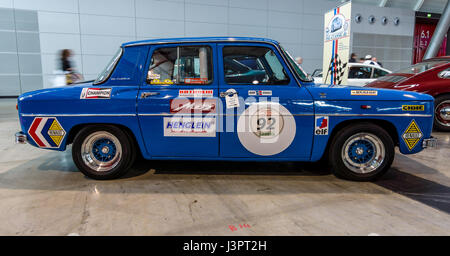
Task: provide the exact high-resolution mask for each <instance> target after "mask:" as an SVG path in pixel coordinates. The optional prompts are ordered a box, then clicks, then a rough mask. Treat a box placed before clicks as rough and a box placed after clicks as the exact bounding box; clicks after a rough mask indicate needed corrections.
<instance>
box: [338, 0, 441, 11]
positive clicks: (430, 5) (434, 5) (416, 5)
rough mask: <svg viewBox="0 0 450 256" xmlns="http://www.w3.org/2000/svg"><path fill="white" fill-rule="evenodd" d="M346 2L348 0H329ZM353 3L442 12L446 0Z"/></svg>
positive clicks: (381, 0)
mask: <svg viewBox="0 0 450 256" xmlns="http://www.w3.org/2000/svg"><path fill="white" fill-rule="evenodd" d="M330 1H335V2H336V1H338V2H347V1H348V0H330ZM352 2H353V3H360V4H367V5H375V6H379V7H394V8H407V9H410V10H414V11H420V12H432V13H439V14H442V12H443V10H444V8H445V5H446V4H447V0H352Z"/></svg>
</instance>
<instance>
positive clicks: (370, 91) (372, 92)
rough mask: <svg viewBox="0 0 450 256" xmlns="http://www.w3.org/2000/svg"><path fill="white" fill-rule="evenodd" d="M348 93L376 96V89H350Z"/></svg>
mask: <svg viewBox="0 0 450 256" xmlns="http://www.w3.org/2000/svg"><path fill="white" fill-rule="evenodd" d="M350 94H351V95H352V96H377V95H378V91H376V90H351V91H350Z"/></svg>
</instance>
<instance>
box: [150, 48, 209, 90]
mask: <svg viewBox="0 0 450 256" xmlns="http://www.w3.org/2000/svg"><path fill="white" fill-rule="evenodd" d="M212 80H213V66H212V54H211V48H210V47H209V46H178V47H167V48H159V49H157V50H155V51H154V52H153V55H152V59H151V64H150V68H149V70H148V72H147V83H149V84H154V85H170V84H187V85H188V84H210V83H211V82H212Z"/></svg>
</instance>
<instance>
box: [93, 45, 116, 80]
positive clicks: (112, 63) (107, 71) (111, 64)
mask: <svg viewBox="0 0 450 256" xmlns="http://www.w3.org/2000/svg"><path fill="white" fill-rule="evenodd" d="M120 56H122V48H120V49H119V50H118V51H117V52H116V54H114V57H113V58H112V59H111V60H110V61H109V62H108V65H106V67H105V69H103V71H102V72H101V73H100V75H98V77H97V79H95V81H94V84H101V83H103V82H105V81H106V79H108V77H109V76H110V75H111V73H112V71H113V70H114V67H115V66H116V64H117V62H118V61H119V59H120Z"/></svg>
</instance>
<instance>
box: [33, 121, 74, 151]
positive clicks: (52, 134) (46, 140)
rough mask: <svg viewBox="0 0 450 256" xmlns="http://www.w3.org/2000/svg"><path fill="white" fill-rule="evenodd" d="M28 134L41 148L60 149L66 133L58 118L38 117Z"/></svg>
mask: <svg viewBox="0 0 450 256" xmlns="http://www.w3.org/2000/svg"><path fill="white" fill-rule="evenodd" d="M28 134H29V135H30V137H31V138H32V139H33V141H34V142H35V143H36V144H37V145H38V146H39V147H41V148H59V146H60V145H61V142H62V140H63V139H64V137H65V136H66V131H65V130H64V128H63V127H62V126H61V124H60V123H59V122H58V119H56V117H36V118H34V120H33V122H32V123H31V126H30V128H29V129H28Z"/></svg>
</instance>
